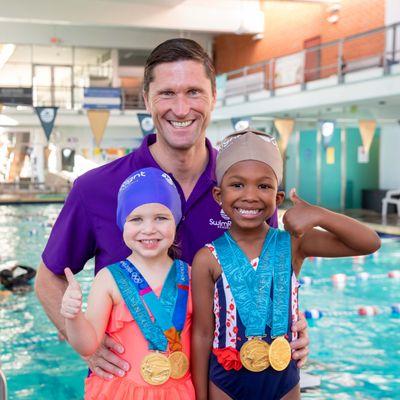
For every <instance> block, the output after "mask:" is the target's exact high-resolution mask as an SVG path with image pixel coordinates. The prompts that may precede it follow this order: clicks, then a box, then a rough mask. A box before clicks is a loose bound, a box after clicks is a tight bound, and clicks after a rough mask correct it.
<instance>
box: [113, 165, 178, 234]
mask: <svg viewBox="0 0 400 400" xmlns="http://www.w3.org/2000/svg"><path fill="white" fill-rule="evenodd" d="M149 203H159V204H162V205H164V206H165V207H167V208H168V209H169V210H170V211H171V213H172V215H173V216H174V219H175V224H176V225H178V223H179V221H180V220H181V218H182V210H181V207H182V206H181V198H180V196H179V193H178V190H177V188H176V186H175V184H174V182H173V180H172V179H171V177H170V176H169V175H168V174H167V173H166V172H164V171H161V170H160V169H158V168H152V167H151V168H143V169H139V170H137V171H135V172H134V173H133V174H131V175H129V177H128V178H126V179H125V181H124V182H123V183H122V185H121V187H120V188H119V192H118V206H117V224H118V226H119V228H120V229H121V231H122V230H123V229H124V224H125V221H126V217H127V216H128V215H129V214H130V213H131V212H132V211H133V210H134V209H135V208H137V207H139V206H142V205H143V204H149Z"/></svg>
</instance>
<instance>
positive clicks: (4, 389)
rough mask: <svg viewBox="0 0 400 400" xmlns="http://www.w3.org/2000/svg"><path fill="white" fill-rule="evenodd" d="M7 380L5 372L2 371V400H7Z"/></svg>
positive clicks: (0, 394)
mask: <svg viewBox="0 0 400 400" xmlns="http://www.w3.org/2000/svg"><path fill="white" fill-rule="evenodd" d="M7 397H8V394H7V380H6V376H5V375H4V372H3V371H2V370H1V369H0V400H7Z"/></svg>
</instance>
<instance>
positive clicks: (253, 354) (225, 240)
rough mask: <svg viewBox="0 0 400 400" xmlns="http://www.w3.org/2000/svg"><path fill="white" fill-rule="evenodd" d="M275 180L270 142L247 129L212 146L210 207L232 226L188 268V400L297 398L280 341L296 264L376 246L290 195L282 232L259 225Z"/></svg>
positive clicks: (275, 202)
mask: <svg viewBox="0 0 400 400" xmlns="http://www.w3.org/2000/svg"><path fill="white" fill-rule="evenodd" d="M282 174H283V162H282V157H281V154H280V152H279V149H278V146H277V143H276V141H275V139H274V138H272V137H270V136H268V135H265V134H263V133H261V132H257V131H251V130H247V131H244V132H241V133H236V134H233V135H231V136H229V137H228V138H226V139H225V140H224V141H223V142H222V144H221V149H220V152H219V154H218V157H217V167H216V175H217V181H218V187H215V188H214V198H215V200H216V201H217V202H218V203H219V204H220V205H221V206H222V209H223V210H224V212H225V213H226V215H227V216H228V217H229V218H230V220H231V221H232V225H231V227H230V229H229V230H228V231H227V232H225V233H224V234H223V235H222V236H221V237H219V238H218V239H216V240H215V241H213V242H212V243H210V244H208V245H206V247H204V248H202V249H201V250H199V252H198V253H197V255H196V256H195V259H194V262H193V269H192V294H193V306H194V309H193V332H192V376H193V382H194V385H195V389H196V399H197V400H206V399H211V400H220V399H221V400H226V399H234V400H247V399H251V400H261V399H263V400H275V399H276V400H277V399H285V400H291V399H296V400H297V399H299V398H300V385H299V370H298V368H297V367H296V364H295V362H294V361H293V360H291V349H290V344H289V342H290V341H291V340H292V339H294V338H293V336H292V333H291V330H290V326H291V324H292V322H293V321H295V320H296V318H297V313H298V302H297V286H298V284H297V279H296V277H297V276H298V275H299V273H300V270H301V266H302V264H303V261H304V259H305V258H307V257H311V256H318V257H343V256H355V255H361V254H368V253H372V252H374V251H375V250H377V249H378V248H379V246H380V240H379V237H378V236H377V235H376V233H375V232H374V231H372V230H371V229H369V228H367V227H366V226H364V225H363V224H361V223H359V222H357V221H356V220H354V219H351V218H348V217H346V216H344V215H341V214H337V213H334V212H331V211H329V210H326V209H324V208H322V207H317V206H313V205H311V204H308V203H307V202H305V201H303V200H302V199H301V198H299V197H298V196H297V194H296V193H295V191H292V192H291V195H290V198H291V200H292V202H293V204H294V206H293V207H292V208H291V209H290V210H288V211H287V212H286V214H285V216H284V226H285V231H282V230H278V229H274V228H272V227H270V226H268V224H267V223H266V222H265V221H266V220H267V219H268V218H269V217H270V216H271V215H272V214H273V212H274V210H275V208H276V207H277V206H279V205H280V204H281V203H282V201H283V200H284V193H283V192H282V191H279V189H278V187H279V185H280V183H281V181H282ZM316 227H320V228H322V230H321V229H316Z"/></svg>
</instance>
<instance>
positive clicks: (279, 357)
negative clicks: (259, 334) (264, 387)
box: [269, 336, 292, 371]
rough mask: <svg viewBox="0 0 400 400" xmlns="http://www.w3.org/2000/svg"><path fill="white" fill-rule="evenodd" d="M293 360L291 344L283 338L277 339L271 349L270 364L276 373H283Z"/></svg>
mask: <svg viewBox="0 0 400 400" xmlns="http://www.w3.org/2000/svg"><path fill="white" fill-rule="evenodd" d="M291 358H292V352H291V349H290V344H289V342H288V341H287V340H286V339H285V338H284V337H283V336H279V337H277V338H276V339H275V340H274V341H273V342H272V343H271V346H270V348H269V362H270V363H271V367H272V368H273V369H274V370H275V371H283V370H284V369H285V368H286V367H287V366H288V365H289V362H290V359H291Z"/></svg>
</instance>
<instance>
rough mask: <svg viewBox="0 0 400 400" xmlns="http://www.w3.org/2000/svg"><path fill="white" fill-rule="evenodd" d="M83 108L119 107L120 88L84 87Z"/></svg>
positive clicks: (107, 108)
mask: <svg viewBox="0 0 400 400" xmlns="http://www.w3.org/2000/svg"><path fill="white" fill-rule="evenodd" d="M83 108H86V109H106V110H111V109H116V110H120V109H121V89H119V88H94V87H90V88H85V90H84V100H83Z"/></svg>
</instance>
